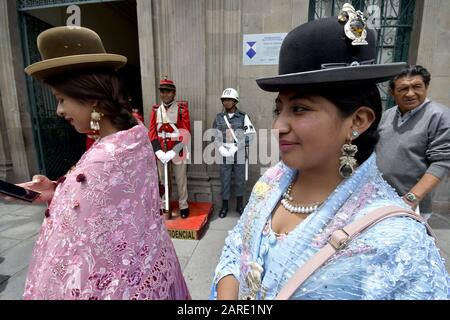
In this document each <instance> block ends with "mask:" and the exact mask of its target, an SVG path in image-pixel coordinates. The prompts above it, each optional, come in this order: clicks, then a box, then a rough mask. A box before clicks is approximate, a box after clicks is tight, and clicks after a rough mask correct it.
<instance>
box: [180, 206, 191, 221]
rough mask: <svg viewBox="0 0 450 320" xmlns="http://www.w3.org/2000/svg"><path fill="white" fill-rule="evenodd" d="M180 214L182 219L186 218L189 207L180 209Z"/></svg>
mask: <svg viewBox="0 0 450 320" xmlns="http://www.w3.org/2000/svg"><path fill="white" fill-rule="evenodd" d="M180 216H181V218H182V219H186V218H187V217H188V216H189V208H186V209H181V210H180Z"/></svg>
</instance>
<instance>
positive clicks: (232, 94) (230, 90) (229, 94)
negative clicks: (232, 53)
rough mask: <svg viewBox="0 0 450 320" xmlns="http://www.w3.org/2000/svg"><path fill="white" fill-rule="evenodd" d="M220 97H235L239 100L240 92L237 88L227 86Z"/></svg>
mask: <svg viewBox="0 0 450 320" xmlns="http://www.w3.org/2000/svg"><path fill="white" fill-rule="evenodd" d="M220 99H234V100H236V101H237V102H239V94H238V92H237V91H236V89H233V88H226V89H225V90H223V92H222V96H221V97H220Z"/></svg>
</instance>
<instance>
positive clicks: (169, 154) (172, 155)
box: [166, 150, 177, 162]
mask: <svg viewBox="0 0 450 320" xmlns="http://www.w3.org/2000/svg"><path fill="white" fill-rule="evenodd" d="M176 155H177V154H176V153H175V151H173V150H169V151H167V152H166V162H169V161H170V160H172V159H173V158H175V156H176Z"/></svg>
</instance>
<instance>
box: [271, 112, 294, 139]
mask: <svg viewBox="0 0 450 320" xmlns="http://www.w3.org/2000/svg"><path fill="white" fill-rule="evenodd" d="M272 127H273V129H275V130H278V132H279V133H280V134H284V133H288V132H289V130H290V128H291V127H290V125H289V121H288V118H287V117H285V116H283V113H280V115H279V116H278V117H277V118H276V119H275V120H274V122H273V126H272Z"/></svg>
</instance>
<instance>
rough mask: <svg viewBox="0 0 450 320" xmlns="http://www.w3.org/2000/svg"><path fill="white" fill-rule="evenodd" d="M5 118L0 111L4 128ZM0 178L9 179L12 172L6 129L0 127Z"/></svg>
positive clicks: (0, 106)
mask: <svg viewBox="0 0 450 320" xmlns="http://www.w3.org/2000/svg"><path fill="white" fill-rule="evenodd" d="M0 110H3V105H2V99H1V91H0ZM5 127H6V125H5V119H4V116H3V113H2V112H0V128H5ZM0 131H1V134H0V179H3V180H8V181H9V180H10V179H11V177H10V175H11V173H12V162H11V156H10V153H9V148H8V139H7V138H8V137H7V135H6V131H5V132H4V130H3V129H0Z"/></svg>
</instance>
